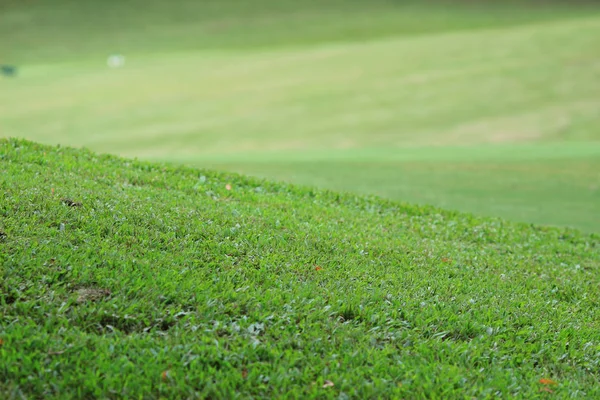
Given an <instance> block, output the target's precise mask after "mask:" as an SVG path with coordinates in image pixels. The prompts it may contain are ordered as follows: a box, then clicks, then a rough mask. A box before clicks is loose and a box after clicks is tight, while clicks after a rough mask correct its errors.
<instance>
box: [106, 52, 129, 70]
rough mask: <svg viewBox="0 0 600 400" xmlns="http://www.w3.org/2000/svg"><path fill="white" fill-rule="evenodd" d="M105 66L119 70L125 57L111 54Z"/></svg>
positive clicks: (123, 63)
mask: <svg viewBox="0 0 600 400" xmlns="http://www.w3.org/2000/svg"><path fill="white" fill-rule="evenodd" d="M106 65H108V66H109V67H110V68H120V67H122V66H123V65H125V56H122V55H121V54H111V55H110V56H108V59H107V60H106Z"/></svg>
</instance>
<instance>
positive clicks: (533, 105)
mask: <svg viewBox="0 0 600 400" xmlns="http://www.w3.org/2000/svg"><path fill="white" fill-rule="evenodd" d="M63 4H64V5H65V6H64V7H62V8H58V9H54V8H48V7H46V6H44V3H43V2H40V3H39V5H38V6H37V7H33V6H28V7H25V6H20V5H19V2H8V3H6V5H4V7H5V11H6V12H4V13H0V33H1V34H2V36H3V37H6V36H5V35H8V34H9V33H10V35H11V37H12V38H13V39H12V40H10V41H3V42H2V44H1V45H0V46H2V47H0V50H2V52H1V54H3V55H4V57H8V59H6V61H9V60H15V61H14V62H15V63H18V64H19V65H20V66H21V64H22V66H21V68H20V70H19V75H18V77H17V78H14V79H2V80H0V136H1V137H24V138H28V139H32V140H35V141H39V142H42V143H48V144H55V143H61V144H64V145H74V146H85V147H88V148H90V149H93V150H96V151H101V152H108V153H113V154H119V155H125V156H135V157H140V158H144V159H153V160H163V161H173V162H180V163H181V162H183V163H187V164H190V165H194V166H201V167H211V168H217V169H227V170H231V171H237V172H242V173H248V174H254V175H258V176H262V177H269V178H274V179H279V180H285V181H290V182H296V183H302V184H306V185H318V186H321V187H324V188H331V189H336V190H341V191H350V192H356V193H366V194H378V195H381V196H385V197H388V198H391V199H396V200H401V201H410V202H417V203H421V204H433V205H437V206H442V207H444V208H447V209H455V210H461V211H469V212H474V213H477V214H481V215H490V216H501V217H505V218H509V219H513V220H516V221H523V222H534V223H538V224H551V225H562V226H571V227H576V228H579V229H582V230H585V231H589V232H600V217H599V216H600V111H599V110H600V53H599V52H598V48H600V8H598V7H594V6H593V5H591V4H587V3H584V4H579V5H571V6H561V5H560V4H555V3H552V2H548V3H544V4H543V5H540V4H533V3H532V4H530V5H529V6H527V5H526V4H528V3H525V2H523V3H518V2H514V3H507V4H505V5H503V6H500V5H491V4H487V5H486V4H483V3H482V4H480V5H478V6H474V5H469V4H462V5H460V4H459V5H449V4H447V3H443V2H442V3H439V4H438V3H432V4H431V5H429V6H422V5H419V4H418V3H416V2H406V3H396V2H389V1H376V2H373V3H369V4H368V5H367V4H366V2H359V1H348V2H342V1H333V0H331V1H325V2H316V1H306V2H301V3H299V4H298V3H296V2H291V1H283V2H276V3H274V2H269V1H267V0H264V1H258V2H256V3H254V6H252V7H250V6H244V5H243V4H245V3H244V2H236V1H233V0H231V1H227V2H192V1H182V2H180V5H181V7H179V8H174V9H169V10H165V9H164V8H163V7H162V6H161V5H160V2H150V5H149V6H148V7H147V8H146V9H145V13H144V14H141V13H138V12H136V7H135V6H136V5H137V4H139V3H138V2H136V1H131V0H129V1H125V2H119V3H117V2H115V3H110V7H107V8H105V9H103V10H98V12H92V10H91V9H90V7H91V6H89V5H87V6H86V5H78V4H77V3H76V2H67V1H65V2H64V3H63ZM275 4H276V5H275ZM111 7H112V8H111ZM111 10H112V11H111ZM67 11H69V12H67ZM94 11H96V10H94ZM111 12H112V13H114V15H119V16H120V19H115V18H112V17H111V16H110V15H112V14H110V13H111ZM78 13H79V14H80V15H88V14H90V13H91V14H93V17H92V22H93V23H89V21H88V22H86V24H87V25H85V26H84V25H80V24H83V22H78V21H77V19H76V18H75V20H76V21H75V22H74V23H72V24H67V23H65V22H66V21H67V20H69V21H70V19H71V18H72V16H73V15H79V14H78ZM240 15H244V18H242V17H240ZM42 20H43V21H47V22H48V23H47V24H46V25H43V27H41V28H35V24H36V23H37V22H39V21H42ZM83 20H84V19H82V21H83ZM19 21H20V22H19ZM23 21H26V22H25V23H24V22H23ZM27 21H28V22H27ZM114 52H117V53H123V54H124V55H125V56H126V64H125V66H124V67H123V68H118V69H110V68H108V67H107V66H106V57H107V56H108V55H109V54H111V53H114Z"/></svg>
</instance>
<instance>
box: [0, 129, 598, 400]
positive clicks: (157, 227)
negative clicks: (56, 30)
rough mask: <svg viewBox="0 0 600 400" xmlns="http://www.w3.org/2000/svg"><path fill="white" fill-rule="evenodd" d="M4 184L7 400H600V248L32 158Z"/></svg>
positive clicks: (2, 350)
mask: <svg viewBox="0 0 600 400" xmlns="http://www.w3.org/2000/svg"><path fill="white" fill-rule="evenodd" d="M0 169H1V170H0V172H1V173H0V188H1V189H2V192H3V196H2V197H0V230H1V231H2V234H1V238H0V268H1V269H0V276H1V279H0V296H1V297H0V320H1V321H2V324H1V325H0V339H1V341H0V397H3V398H9V399H10V398H18V397H19V396H20V395H25V396H31V397H43V398H52V397H60V398H84V397H87V398H90V397H96V398H98V397H105V396H106V397H128V398H134V397H141V396H143V397H145V398H158V397H159V396H160V397H163V398H180V397H195V396H198V397H210V398H237V397H243V398H248V397H251V396H254V397H260V398H267V397H275V396H285V397H290V398H317V397H318V398H340V396H341V397H342V398H345V397H344V395H345V396H349V397H352V398H376V397H377V396H382V395H385V397H395V398H471V397H477V398H492V397H494V398H496V397H499V396H502V397H519V398H536V396H537V397H540V398H541V397H544V396H543V395H546V394H547V393H543V392H540V389H541V388H542V385H541V384H540V383H539V380H540V379H542V378H550V379H553V380H555V381H557V382H558V385H557V386H552V388H551V390H553V391H554V395H553V397H554V398H573V397H576V398H584V397H585V398H596V397H598V396H600V389H599V388H600V382H599V381H598V375H597V371H598V368H599V367H600V364H599V362H600V361H599V360H600V341H599V340H598V332H599V331H600V322H599V321H600V303H599V302H598V298H597V296H596V293H597V290H598V288H597V285H598V281H599V279H600V257H599V255H598V254H599V248H600V238H599V237H598V236H597V235H596V236H590V235H585V234H581V233H579V232H577V231H569V230H559V229H554V228H539V227H531V226H528V225H523V224H515V223H510V222H505V221H502V220H497V219H481V218H477V217H474V216H471V215H467V214H458V213H451V212H447V211H441V210H438V209H435V208H431V207H419V206H409V205H406V204H398V203H392V202H389V201H385V200H379V199H375V198H356V197H354V196H351V195H339V194H335V193H331V192H324V191H317V190H311V189H305V188H300V187H294V186H287V185H279V184H273V183H269V182H266V181H259V180H255V179H249V178H243V177H240V176H236V175H224V174H215V173H211V172H207V171H199V170H194V169H190V168H184V167H172V166H165V165H159V164H148V163H142V162H137V161H129V160H122V159H118V158H114V157H110V156H99V155H96V154H93V153H90V152H87V151H80V150H72V149H67V148H56V147H54V148H51V147H46V146H42V145H37V144H33V143H30V142H24V141H14V140H13V141H0ZM227 184H230V185H231V190H227V188H226V185H227ZM65 197H67V198H70V199H72V200H73V201H75V202H81V206H79V207H69V206H67V205H66V204H64V203H63V202H62V201H61V198H65ZM317 266H318V267H320V268H317ZM326 381H331V382H333V383H334V385H335V386H333V387H323V385H324V384H325V383H326Z"/></svg>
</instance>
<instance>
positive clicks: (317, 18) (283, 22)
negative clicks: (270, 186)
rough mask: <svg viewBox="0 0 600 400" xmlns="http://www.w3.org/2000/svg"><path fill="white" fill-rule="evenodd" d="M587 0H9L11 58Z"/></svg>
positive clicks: (331, 30)
mask: <svg viewBox="0 0 600 400" xmlns="http://www.w3.org/2000/svg"><path fill="white" fill-rule="evenodd" d="M590 11H597V6H594V5H593V4H591V3H590V2H581V1H579V2H570V3H569V4H568V5H564V4H562V3H561V2H556V1H549V2H548V1H544V2H539V1H512V2H501V3H500V2H494V1H486V2H477V3H473V2H470V1H452V2H450V1H434V2H428V3H427V4H423V3H422V2H419V1H415V0H404V1H390V0H372V1H368V2H365V1H361V0H303V1H292V0H279V1H273V0H253V1H243V0H204V1H194V0H177V1H172V2H168V3H165V2H160V1H142V0H118V1H117V0H109V1H105V2H102V3H98V2H91V1H88V2H84V1H76V0H58V1H55V0H52V1H51V0H32V1H27V2H22V1H18V0H5V1H3V2H2V4H0V36H2V37H5V38H9V40H3V41H2V42H1V43H0V54H2V57H3V58H4V59H5V60H6V61H7V62H15V63H26V62H40V61H44V60H46V61H49V60H52V61H59V62H60V61H64V60H71V59H82V58H89V57H95V56H100V57H102V56H105V55H106V54H109V53H113V52H121V53H125V54H128V53H144V52H150V53H156V52H173V51H189V50H206V49H221V50H222V49H233V50H240V49H241V50H247V49H252V48H257V47H272V46H298V45H300V46H304V45H314V44H321V43H323V42H348V41H351V42H354V41H362V40H371V39H378V38H383V37H391V36H398V35H414V34H426V33H436V32H445V31H453V30H468V29H478V28H489V27H498V26H514V25H520V24H525V23H529V22H534V21H548V20H555V19H561V18H567V17H574V16H585V15H586V14H588V13H589V12H590Z"/></svg>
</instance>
